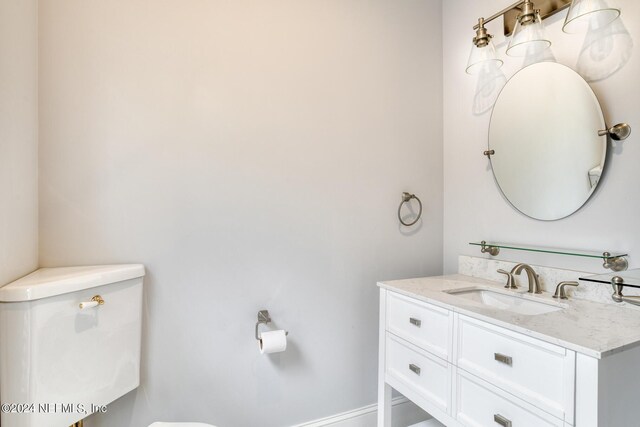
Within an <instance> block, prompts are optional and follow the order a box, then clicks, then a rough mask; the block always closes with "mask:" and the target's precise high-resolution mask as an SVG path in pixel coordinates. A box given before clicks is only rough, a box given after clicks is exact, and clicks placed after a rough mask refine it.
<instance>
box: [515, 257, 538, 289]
mask: <svg viewBox="0 0 640 427" xmlns="http://www.w3.org/2000/svg"><path fill="white" fill-rule="evenodd" d="M522 270H524V271H526V272H527V278H528V279H529V293H531V294H532V293H536V294H541V293H542V288H541V287H540V281H539V280H538V275H537V274H536V272H535V270H534V269H533V268H532V267H531V266H530V265H528V264H523V263H520V264H517V265H516V266H515V267H513V269H512V270H511V274H515V275H518V276H519V275H520V273H522Z"/></svg>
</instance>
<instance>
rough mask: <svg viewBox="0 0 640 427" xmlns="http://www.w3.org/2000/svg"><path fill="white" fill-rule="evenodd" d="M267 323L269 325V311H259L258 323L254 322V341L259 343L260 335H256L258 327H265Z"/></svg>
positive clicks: (286, 333)
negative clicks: (262, 325) (261, 325)
mask: <svg viewBox="0 0 640 427" xmlns="http://www.w3.org/2000/svg"><path fill="white" fill-rule="evenodd" d="M268 323H271V316H270V315H269V310H260V311H259V312H258V321H257V322H256V340H258V341H260V335H258V326H260V324H265V325H266V324H268ZM285 335H289V332H288V331H285Z"/></svg>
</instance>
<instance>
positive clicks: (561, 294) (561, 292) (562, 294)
mask: <svg viewBox="0 0 640 427" xmlns="http://www.w3.org/2000/svg"><path fill="white" fill-rule="evenodd" d="M578 285H580V284H579V283H578V282H574V281H569V282H560V283H558V286H556V292H555V293H554V294H553V297H554V298H560V299H569V297H568V296H567V293H566V291H565V289H564V288H565V286H578Z"/></svg>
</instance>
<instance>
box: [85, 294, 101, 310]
mask: <svg viewBox="0 0 640 427" xmlns="http://www.w3.org/2000/svg"><path fill="white" fill-rule="evenodd" d="M103 304H104V300H103V299H102V297H101V296H100V295H96V296H94V297H93V298H91V301H86V302H81V303H80V309H81V310H84V309H85V308H91V307H97V306H99V305H103Z"/></svg>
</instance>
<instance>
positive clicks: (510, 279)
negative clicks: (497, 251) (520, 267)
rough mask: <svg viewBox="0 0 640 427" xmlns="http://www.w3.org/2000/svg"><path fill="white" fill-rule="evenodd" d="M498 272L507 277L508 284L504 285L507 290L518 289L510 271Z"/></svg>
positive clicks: (501, 270)
mask: <svg viewBox="0 0 640 427" xmlns="http://www.w3.org/2000/svg"><path fill="white" fill-rule="evenodd" d="M497 272H498V273H500V274H504V275H506V276H507V284H506V285H504V287H505V288H507V289H518V286H517V285H516V280H515V278H514V277H513V274H511V273H509V272H508V271H504V270H503V269H499V270H497Z"/></svg>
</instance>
